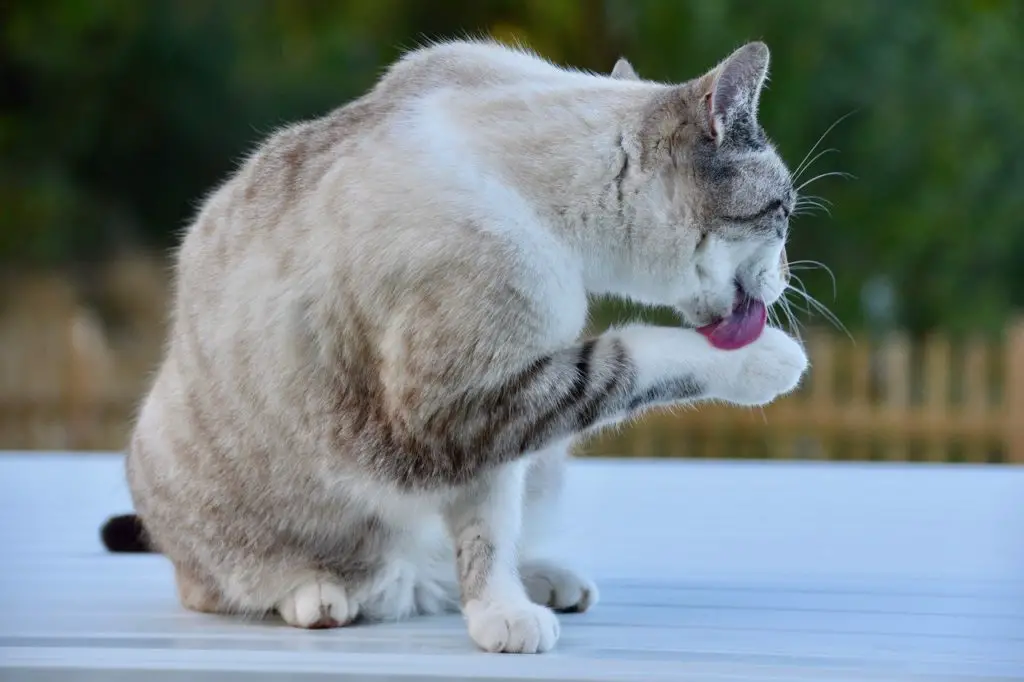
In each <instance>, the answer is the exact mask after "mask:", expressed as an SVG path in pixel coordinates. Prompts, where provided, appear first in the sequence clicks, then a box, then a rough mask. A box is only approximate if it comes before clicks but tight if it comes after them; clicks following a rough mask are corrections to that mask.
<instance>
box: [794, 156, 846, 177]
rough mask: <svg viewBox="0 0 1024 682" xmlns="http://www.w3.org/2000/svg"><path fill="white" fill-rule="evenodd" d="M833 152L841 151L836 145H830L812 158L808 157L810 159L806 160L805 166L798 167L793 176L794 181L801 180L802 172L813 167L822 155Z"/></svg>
mask: <svg viewBox="0 0 1024 682" xmlns="http://www.w3.org/2000/svg"><path fill="white" fill-rule="evenodd" d="M833 152H835V153H838V152H839V150H838V149H836V148H835V147H829V148H828V149H823V150H821V151H820V152H818V153H817V154H815V155H814V156H813V157H811V158H810V159H808V160H807V162H806V163H805V164H804V165H803V166H801V167H800V168H798V169H797V171H796V175H795V177H794V178H793V180H794V182H795V181H796V180H799V179H800V174H801V173H806V172H807V171H808V170H809V169H810V167H811V166H813V165H814V163H815V162H816V161H817V160H818V159H820V158H821V157H823V156H825V155H826V154H832V153H833Z"/></svg>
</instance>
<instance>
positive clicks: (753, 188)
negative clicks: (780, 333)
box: [612, 43, 796, 326]
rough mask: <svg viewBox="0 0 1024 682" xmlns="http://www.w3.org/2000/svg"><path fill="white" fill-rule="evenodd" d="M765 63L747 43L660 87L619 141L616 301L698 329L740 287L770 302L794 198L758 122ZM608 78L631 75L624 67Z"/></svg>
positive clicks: (781, 281) (781, 270)
mask: <svg viewBox="0 0 1024 682" xmlns="http://www.w3.org/2000/svg"><path fill="white" fill-rule="evenodd" d="M768 61H769V52H768V48H767V46H765V45H764V43H749V44H747V45H745V46H744V47H741V48H740V49H738V50H736V51H735V52H734V53H733V54H731V55H730V56H729V57H728V58H727V59H725V60H724V61H723V62H721V63H720V64H719V65H718V66H717V67H715V68H714V69H712V70H711V71H710V72H708V73H707V74H705V75H703V76H701V77H699V78H696V79H694V80H692V81H689V82H687V83H684V84H682V85H678V86H671V87H665V88H662V89H661V90H660V91H659V92H658V93H657V94H656V95H654V96H653V98H652V99H651V100H650V101H648V102H646V103H645V104H644V107H643V109H642V113H641V115H640V116H638V117H637V119H636V121H637V123H635V124H634V129H633V130H632V131H631V134H629V135H627V137H628V138H630V139H628V140H624V142H623V144H624V147H625V148H626V151H627V156H628V157H629V162H628V164H627V168H626V171H625V173H624V176H623V178H622V181H621V183H622V184H621V187H622V191H623V193H624V194H623V198H624V201H623V205H624V208H625V209H626V212H625V214H624V222H625V225H624V226H623V232H622V234H624V236H625V238H626V242H627V243H626V245H625V246H626V250H627V251H628V252H629V259H628V260H629V273H628V275H627V276H626V277H624V278H623V279H628V280H629V282H626V281H622V282H621V283H622V284H623V285H625V286H623V288H624V289H626V291H623V292H622V293H626V294H627V295H630V296H632V297H634V298H636V299H639V300H643V301H645V302H648V303H652V304H658V305H670V306H672V307H674V308H676V309H677V310H679V312H680V313H681V314H682V316H683V318H684V319H685V320H686V321H687V322H688V323H690V324H692V325H694V326H700V325H704V324H707V323H708V322H711V321H712V320H714V319H715V318H719V317H723V316H726V315H727V314H728V313H729V311H730V310H731V309H732V306H733V303H734V300H735V297H736V295H737V289H739V290H740V291H741V292H742V293H744V294H746V295H747V296H749V297H751V298H755V299H760V300H763V301H764V302H765V303H766V304H768V305H771V304H772V303H774V302H775V301H776V300H778V299H779V298H780V297H781V295H782V294H783V292H784V290H785V288H786V285H787V283H788V278H789V273H788V266H787V264H786V253H785V242H786V237H787V234H788V230H789V216H790V214H791V213H792V211H793V207H794V202H795V200H796V193H795V191H794V189H793V183H792V178H791V176H790V172H789V169H788V168H787V166H786V164H785V163H784V162H783V160H782V159H781V158H780V156H779V154H778V153H777V152H776V150H775V148H774V147H773V146H772V144H771V142H769V140H768V138H767V136H766V135H765V132H764V130H763V129H762V128H761V126H760V125H759V123H758V120H757V107H758V100H759V97H760V94H761V89H762V88H763V86H764V82H765V79H766V77H767V74H768ZM612 76H613V77H615V78H621V79H636V78H637V76H636V74H635V72H634V71H633V69H632V67H631V66H629V64H628V63H627V62H625V61H620V62H619V64H617V65H616V68H615V70H614V71H613V72H612Z"/></svg>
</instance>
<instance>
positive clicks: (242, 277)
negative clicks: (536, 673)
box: [107, 42, 807, 652]
mask: <svg viewBox="0 0 1024 682" xmlns="http://www.w3.org/2000/svg"><path fill="white" fill-rule="evenodd" d="M767 68H768V49H767V48H766V47H765V46H764V45H763V44H761V43H751V44H749V45H746V46H745V47H743V48H741V49H739V50H737V51H736V52H735V53H733V54H732V55H731V56H730V57H729V58H728V59H726V60H725V61H724V62H722V63H721V64H720V65H718V66H717V67H716V68H714V69H713V70H712V71H710V72H709V73H707V74H706V75H704V76H701V77H699V78H696V79H694V80H691V81H689V82H686V83H683V84H682V85H666V84H660V83H653V82H646V81H642V80H640V79H638V78H637V77H636V75H635V73H634V72H633V70H632V68H631V67H630V66H629V65H628V64H627V63H626V62H620V63H619V64H618V65H617V66H616V68H615V70H614V71H613V73H612V76H611V77H609V76H601V75H594V74H588V73H582V72H577V71H571V70H566V69H562V68H558V67H556V66H554V65H552V64H550V63H548V62H546V61H544V60H542V59H539V58H538V57H536V56H534V55H531V54H528V53H526V52H523V51H518V50H512V49H508V48H505V47H501V46H499V45H497V44H491V43H486V42H456V43H447V44H439V45H435V46H432V47H428V48H425V49H421V50H418V51H415V52H412V53H410V54H408V55H406V56H405V57H404V58H403V59H402V60H400V61H399V62H398V63H396V64H395V65H393V66H392V68H391V69H390V70H389V71H388V72H387V73H386V74H385V75H384V76H383V78H382V79H381V80H380V82H379V83H377V85H376V87H374V88H373V90H372V91H370V92H369V93H368V94H366V95H365V96H364V97H362V98H361V99H358V100H356V101H354V102H352V103H350V104H348V105H347V106H345V107H342V108H341V109H338V110H337V111H334V112H332V113H330V114H328V115H327V116H325V117H323V118H320V119H317V120H314V121H310V122H306V123H301V124H298V125H295V126H292V127H289V128H287V129H285V130H283V131H281V132H279V133H277V134H275V135H273V136H272V137H271V138H270V139H269V140H268V141H266V142H265V143H264V144H263V145H262V146H261V147H260V148H259V149H258V150H257V151H256V153H255V154H254V155H253V156H252V157H251V158H250V159H249V160H248V161H247V162H246V163H245V164H244V166H243V167H242V168H241V169H239V171H238V172H237V173H235V174H234V176H233V177H232V178H230V180H228V182H227V183H226V184H224V185H223V186H221V187H220V188H219V189H217V190H216V191H215V192H214V193H213V194H212V195H211V196H210V197H209V198H208V200H207V201H206V202H205V204H204V206H203V208H202V211H201V212H200V214H199V215H198V217H197V218H196V220H195V222H194V223H193V225H192V226H191V228H190V229H189V230H188V233H187V235H186V237H185V239H184V243H183V244H182V246H181V249H180V251H179V253H178V258H177V263H176V270H175V273H176V282H177V289H176V298H175V306H174V311H173V324H172V331H171V335H170V338H169V342H168V345H167V351H166V356H165V358H164V361H163V363H162V365H161V367H160V370H159V373H158V375H157V376H156V379H155V382H154V384H153V386H152V389H151V391H150V392H149V394H148V396H147V397H146V399H145V401H144V403H143V405H142V408H141V411H140V413H139V417H138V421H137V425H136V428H135V431H134V435H133V438H132V441H131V445H130V451H129V454H128V460H127V469H128V479H129V482H130V486H131V490H132V494H133V498H134V502H135V506H136V510H137V513H138V517H134V516H130V517H121V518H120V519H118V520H117V522H115V523H113V524H111V525H110V526H109V527H108V528H107V532H108V535H107V538H108V544H109V546H111V547H112V548H114V549H119V548H120V549H130V548H131V545H132V543H135V544H136V548H137V549H138V548H141V549H152V550H154V551H159V552H162V553H163V554H165V555H166V556H167V557H168V558H169V559H170V560H171V561H172V562H173V563H174V566H175V568H176V573H177V582H178V587H179V592H180V596H181V600H182V603H183V604H184V605H185V606H186V607H188V608H191V609H196V610H200V611H211V612H213V611H218V612H254V613H259V612H267V611H273V610H276V611H277V612H279V613H280V615H281V617H282V618H283V619H284V620H285V621H287V622H288V623H290V624H292V625H295V626H298V627H306V628H310V627H333V626H341V625H346V624H348V623H351V622H353V621H354V620H356V619H357V617H360V616H361V617H366V618H369V619H391V618H399V617H404V616H408V615H411V614H414V613H433V612H437V611H441V610H444V609H447V608H459V607H460V606H461V609H462V612H463V614H464V615H465V619H466V621H467V624H468V629H469V634H470V637H471V638H472V639H473V641H474V642H476V644H477V645H479V646H480V647H482V648H483V649H486V650H488V651H509V652H537V651H545V650H548V649H550V648H551V647H552V646H554V645H555V642H556V640H557V639H558V634H559V622H558V619H557V618H556V616H555V614H554V612H553V611H552V609H554V610H558V611H582V610H585V609H587V608H588V607H590V606H592V605H593V604H594V603H595V602H596V600H597V594H598V593H597V589H596V588H595V587H594V585H593V584H592V583H591V582H590V581H589V580H588V579H587V578H585V577H583V576H580V575H578V574H577V573H576V572H575V571H574V570H573V569H572V568H571V567H568V566H563V565H561V564H560V563H557V562H555V561H553V560H551V559H549V558H545V557H543V556H537V555H536V547H537V545H536V544H535V543H534V542H533V538H534V537H535V533H537V532H540V531H543V529H544V527H545V526H546V525H547V524H548V523H549V521H550V519H551V514H553V513H554V508H555V505H556V503H557V500H558V494H559V490H560V487H561V481H562V476H563V469H564V465H565V458H566V451H567V448H568V446H569V444H570V443H571V441H572V439H573V438H574V437H576V436H578V435H579V434H581V433H584V432H587V431H590V430H593V429H595V428H598V427H600V426H602V425H608V424H612V423H615V422H618V421H621V420H623V419H625V418H628V417H630V416H633V415H636V414H637V413H638V412H639V411H641V410H645V409H648V408H650V407H652V406H656V405H664V404H670V403H681V402H692V401H697V400H702V399H718V400H725V401H729V402H732V403H737V404H742V405H760V404H764V403H767V402H769V401H771V400H772V399H774V398H775V397H776V396H779V395H781V394H784V393H786V392H788V391H790V390H792V389H793V388H794V387H795V386H796V385H797V384H798V382H799V380H800V378H801V376H802V374H803V373H804V371H805V368H806V366H807V358H806V356H805V354H804V351H803V349H802V348H801V346H800V344H798V343H797V342H796V341H795V340H793V339H791V338H790V337H788V336H787V335H785V334H784V333H783V332H782V331H779V330H777V329H773V328H765V327H764V311H765V306H770V305H771V304H773V303H774V302H775V301H776V300H777V299H778V298H779V297H780V295H781V294H782V292H783V290H784V288H785V286H786V280H787V277H788V273H787V270H786V260H785V252H784V243H785V240H786V236H787V229H788V217H789V214H790V212H791V210H792V207H793V204H794V200H795V192H794V190H793V187H792V183H791V179H790V174H789V172H788V170H787V168H786V166H785V164H784V163H783V162H782V160H781V159H780V158H779V156H778V154H777V153H776V152H775V150H774V149H773V147H772V145H771V144H770V143H769V142H768V141H767V139H766V137H765V135H764V133H763V131H762V130H761V128H760V126H759V125H758V123H757V117H756V110H757V102H758V96H759V93H760V91H761V87H762V85H763V82H764V79H765V76H766V73H767ZM588 294H613V295H617V296H623V297H629V298H631V299H634V300H637V301H641V302H645V303H650V304H662V305H670V306H673V307H675V308H676V309H677V310H678V311H679V312H680V314H681V316H682V318H683V319H684V320H685V322H686V323H687V325H689V326H692V327H696V328H699V329H700V332H703V333H700V332H699V331H697V330H695V329H689V328H657V327H649V326H630V327H625V328H622V329H614V330H611V331H608V332H606V333H604V334H602V335H600V336H597V337H595V338H590V339H585V340H580V339H579V336H580V334H581V332H582V330H583V328H584V323H585V318H586V314H587V296H588ZM725 348H728V349H729V350H724V349H725ZM119 531H120V532H119Z"/></svg>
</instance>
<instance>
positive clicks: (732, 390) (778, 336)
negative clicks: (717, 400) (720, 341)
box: [717, 327, 808, 406]
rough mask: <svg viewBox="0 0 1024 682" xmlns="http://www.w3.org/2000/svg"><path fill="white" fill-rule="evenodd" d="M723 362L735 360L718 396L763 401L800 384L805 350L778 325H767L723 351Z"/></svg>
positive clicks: (733, 400) (754, 402) (745, 402)
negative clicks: (752, 338) (748, 340)
mask: <svg viewBox="0 0 1024 682" xmlns="http://www.w3.org/2000/svg"><path fill="white" fill-rule="evenodd" d="M722 361H723V362H736V363H737V365H736V367H735V371H733V372H728V376H729V380H728V381H727V382H726V384H727V385H726V386H723V387H721V390H720V391H717V393H718V397H721V398H722V399H724V400H728V401H729V402H731V403H735V404H737V405H751V406H754V405H766V404H768V403H770V402H771V401H773V400H775V399H776V398H778V397H779V396H781V395H785V394H787V393H789V392H790V391H792V390H793V389H795V388H796V387H797V386H798V385H799V384H800V378H801V377H802V376H803V375H804V372H805V371H806V370H807V365H808V361H807V353H806V352H805V351H804V348H803V346H802V345H800V343H799V342H798V341H797V340H796V339H794V338H792V337H791V336H789V335H788V334H786V333H785V332H784V331H782V330H780V329H775V328H773V327H767V328H766V329H765V330H764V332H762V334H761V337H760V338H758V340H757V341H755V342H753V343H752V344H750V345H749V346H747V347H745V348H741V349H739V350H735V351H726V352H725V354H724V355H723V356H722Z"/></svg>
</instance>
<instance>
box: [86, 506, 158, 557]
mask: <svg viewBox="0 0 1024 682" xmlns="http://www.w3.org/2000/svg"><path fill="white" fill-rule="evenodd" d="M100 538H101V539H102V540H103V546H104V547H106V548H107V550H108V551H111V552H117V553H119V554H120V553H126V554H127V553H135V554H145V553H151V552H156V551H157V550H156V549H154V548H153V545H151V544H150V542H149V538H148V537H147V535H146V528H145V526H143V525H142V520H141V519H139V517H138V515H137V514H121V515H119V516H111V517H110V518H109V519H107V522H106V523H104V524H103V527H102V528H101V529H100Z"/></svg>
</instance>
